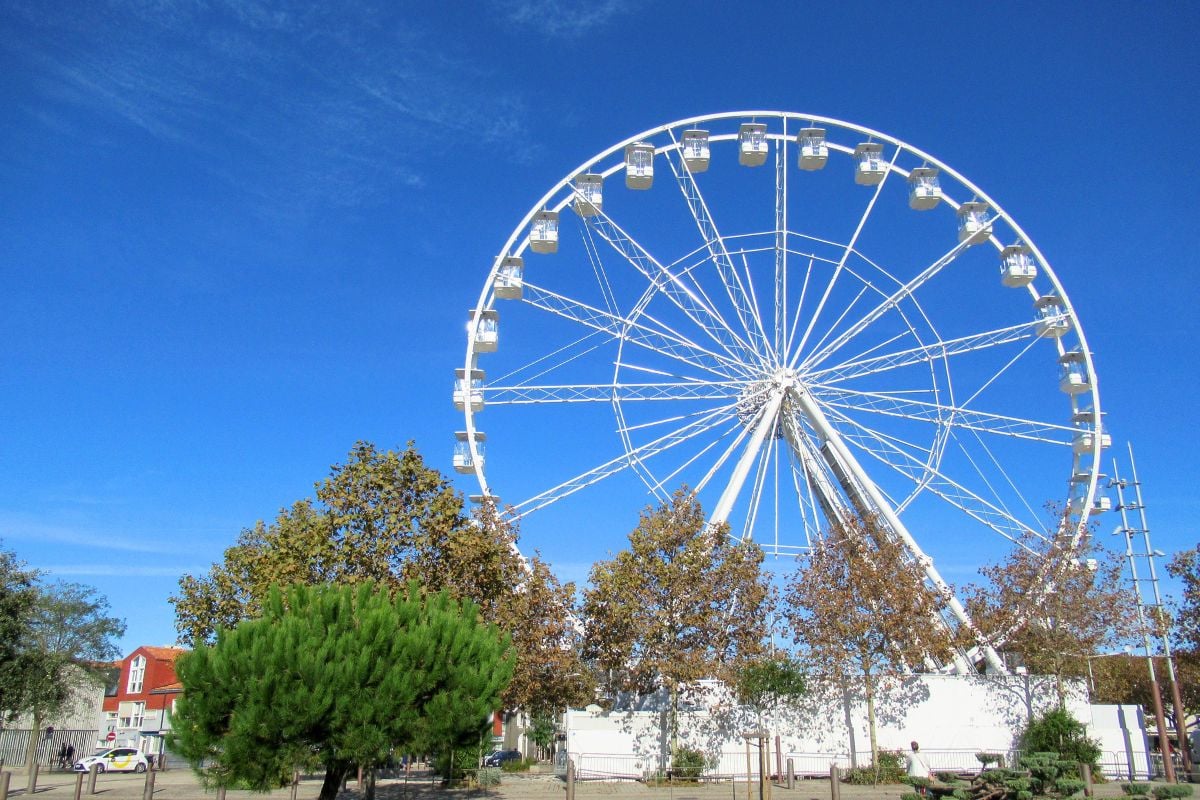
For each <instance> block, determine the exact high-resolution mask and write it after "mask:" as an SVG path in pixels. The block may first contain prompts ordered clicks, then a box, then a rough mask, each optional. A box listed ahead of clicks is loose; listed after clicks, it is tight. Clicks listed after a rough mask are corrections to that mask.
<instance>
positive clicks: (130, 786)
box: [9, 768, 1121, 800]
mask: <svg viewBox="0 0 1200 800" xmlns="http://www.w3.org/2000/svg"><path fill="white" fill-rule="evenodd" d="M154 777H155V782H154V800H215V797H216V794H215V792H205V791H204V788H203V787H202V786H201V785H200V783H199V781H197V780H196V777H195V776H194V775H193V774H192V772H191V771H190V770H187V769H172V770H168V771H167V772H158V773H155V776H154ZM86 782H87V778H86V776H85V778H84V789H85V791H86V788H87V787H86ZM25 785H26V780H25V773H24V771H23V770H21V769H19V768H18V769H17V770H16V771H14V773H13V776H12V779H11V783H10V785H9V797H10V798H14V800H15V799H16V798H26V796H27V795H26V792H25ZM145 785H146V776H144V775H135V774H132V773H128V774H117V773H108V774H105V775H100V776H97V781H96V794H95V795H93V796H92V798H90V800H141V798H142V792H143V790H144V788H145ZM754 788H755V791H754V792H753V794H752V795H751V796H748V795H747V792H746V784H745V783H716V784H701V785H697V786H658V787H656V786H647V785H645V784H642V783H635V782H625V783H599V782H595V783H593V782H581V783H578V784H576V789H575V796H576V798H577V799H578V800H592V798H606V797H620V798H630V799H631V800H632V799H633V798H637V799H638V800H758V797H757V791H756V789H757V787H754ZM908 790H909V787H908V786H901V785H893V786H850V785H848V784H842V785H841V798H842V800H899V798H900V795H901V794H902V793H904V792H906V791H908ZM320 791H321V779H320V778H319V777H313V778H309V779H306V780H303V781H301V783H300V786H299V788H298V791H297V800H316V798H317V796H318V795H319V794H320ZM74 794H75V775H74V773H66V772H52V773H48V774H46V773H43V774H42V775H41V776H40V777H39V779H38V788H37V792H36V793H35V794H34V797H36V798H37V800H73V797H74ZM360 797H361V795H360V793H359V792H358V791H356V789H355V785H354V782H353V781H351V782H350V785H349V788H348V789H347V790H346V791H344V792H342V794H341V795H340V797H339V800H360ZM376 797H377V800H475V799H476V798H479V799H480V800H564V798H565V797H566V789H565V786H564V784H563V782H562V781H561V780H559V779H558V778H556V777H554V776H553V775H538V774H520V773H505V774H504V776H503V780H502V783H501V785H500V786H497V787H493V788H490V789H470V790H468V789H445V788H443V787H441V786H440V785H438V784H437V783H435V782H433V781H431V780H430V779H429V778H428V777H424V778H416V777H414V778H412V779H410V780H409V781H407V782H405V781H404V780H391V779H387V780H381V781H379V783H378V785H377V788H376ZM1096 797H1097V798H1099V799H1100V800H1108V799H1110V798H1119V797H1121V788H1120V786H1119V785H1118V784H1116V783H1106V784H1098V785H1097V786H1096ZM289 798H290V792H289V790H287V789H280V790H277V791H275V792H270V793H267V794H256V793H252V792H246V791H229V792H228V793H227V800H264V799H265V800H289ZM83 800H89V798H88V796H87V795H86V794H85V795H84V796H83ZM772 800H830V794H829V781H828V779H806V780H798V781H797V782H796V788H795V789H791V790H789V789H787V788H785V787H781V786H776V787H774V788H773V789H772Z"/></svg>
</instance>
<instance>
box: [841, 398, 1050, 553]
mask: <svg viewBox="0 0 1200 800" xmlns="http://www.w3.org/2000/svg"><path fill="white" fill-rule="evenodd" d="M831 415H832V416H834V417H836V418H838V419H840V420H841V421H842V422H843V423H844V424H845V425H846V426H849V427H850V428H852V430H845V429H843V430H842V436H843V438H845V440H846V441H848V442H851V443H853V444H854V445H855V446H856V447H858V449H859V450H861V451H862V452H864V453H867V454H868V455H870V456H871V457H872V458H874V459H875V460H876V461H879V462H880V463H882V464H884V465H886V466H887V467H889V468H890V469H892V470H893V471H895V472H897V473H898V474H900V475H902V476H904V477H905V478H907V479H908V480H910V481H912V482H913V483H914V484H919V485H924V486H926V487H927V488H928V489H929V491H931V492H933V493H934V494H936V495H937V496H938V497H941V498H942V499H943V500H945V501H946V502H948V503H950V504H951V505H953V506H956V507H957V508H959V509H960V510H962V511H963V512H964V513H966V514H967V515H968V516H970V517H972V518H973V519H975V520H976V521H978V522H980V523H982V524H984V525H986V526H987V527H989V528H991V529H992V530H994V531H995V532H996V533H998V534H1000V535H1001V536H1003V537H1004V538H1005V539H1008V540H1009V541H1010V542H1012V543H1013V544H1016V545H1020V543H1021V538H1022V537H1023V536H1025V535H1033V536H1038V537H1043V536H1044V534H1042V533H1040V532H1038V531H1037V530H1036V529H1035V528H1033V527H1031V526H1029V525H1026V524H1024V523H1022V522H1021V521H1020V520H1017V519H1014V518H1013V517H1012V516H1011V515H1009V514H1008V513H1007V512H1005V511H1004V510H1003V509H1001V508H999V507H997V506H996V505H994V504H993V503H991V502H990V501H988V500H986V499H984V498H983V497H981V496H979V495H978V494H977V493H976V492H974V491H972V490H970V489H968V488H967V487H965V486H963V485H962V484H961V483H959V482H958V481H955V480H953V479H951V478H950V477H949V476H947V475H945V474H944V473H942V472H941V471H939V470H938V469H936V468H934V467H932V466H931V465H929V464H927V463H926V462H924V461H922V460H920V459H919V458H916V457H915V456H912V455H911V454H909V453H907V452H905V451H904V450H903V448H900V447H898V446H897V445H895V444H893V443H891V442H888V441H887V440H885V439H883V438H881V437H880V436H879V435H878V434H877V433H876V432H875V431H873V430H871V429H870V428H867V427H866V426H864V425H861V424H859V423H858V422H857V421H855V420H853V419H851V418H849V417H846V416H845V415H843V414H841V413H840V412H838V411H836V410H833V409H831Z"/></svg>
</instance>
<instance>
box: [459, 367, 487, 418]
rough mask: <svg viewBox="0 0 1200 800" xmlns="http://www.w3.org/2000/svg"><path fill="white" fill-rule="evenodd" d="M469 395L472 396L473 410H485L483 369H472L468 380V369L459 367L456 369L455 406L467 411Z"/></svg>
mask: <svg viewBox="0 0 1200 800" xmlns="http://www.w3.org/2000/svg"><path fill="white" fill-rule="evenodd" d="M468 397H470V398H471V410H472V411H483V370H481V369H473V370H471V377H470V380H468V379H467V371H466V370H465V369H463V368H462V367H459V368H458V369H456V370H454V407H455V408H456V409H457V410H459V411H465V410H466V408H467V398H468Z"/></svg>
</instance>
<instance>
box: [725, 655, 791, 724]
mask: <svg viewBox="0 0 1200 800" xmlns="http://www.w3.org/2000/svg"><path fill="white" fill-rule="evenodd" d="M807 691H808V686H807V683H806V676H805V672H804V667H803V666H802V665H801V664H800V662H799V661H797V660H796V659H794V658H791V657H790V656H786V655H777V656H773V657H771V658H767V659H764V660H762V661H753V662H750V663H749V664H746V665H745V666H744V667H743V668H742V670H741V671H740V672H739V673H738V677H737V692H738V699H739V700H741V701H742V702H743V703H745V704H746V705H749V706H751V707H753V708H754V709H755V710H756V711H758V712H759V713H760V714H761V713H762V711H763V710H764V709H765V708H766V707H767V705H768V704H769V703H770V704H774V703H778V702H780V701H783V702H785V703H787V702H793V701H795V700H797V699H799V698H801V697H803V696H804V694H805V693H806V692H807Z"/></svg>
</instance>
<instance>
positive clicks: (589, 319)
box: [522, 283, 744, 378]
mask: <svg viewBox="0 0 1200 800" xmlns="http://www.w3.org/2000/svg"><path fill="white" fill-rule="evenodd" d="M522 300H523V301H524V302H525V303H528V304H529V305H532V306H534V307H535V308H540V309H542V310H543V311H548V312H549V313H551V314H555V315H556V316H559V317H563V318H565V319H568V320H571V321H572V322H575V323H578V324H579V325H582V326H584V327H586V328H591V329H592V330H595V331H599V332H601V333H605V334H607V335H608V336H609V337H611V339H613V340H622V341H627V342H630V343H631V344H635V345H637V346H639V347H642V348H645V349H647V350H651V351H654V352H657V353H662V354H664V355H667V356H670V357H671V358H673V359H675V360H677V361H680V362H682V363H684V364H690V365H691V366H693V367H696V368H697V369H700V370H703V371H705V372H709V373H712V374H715V375H719V376H721V377H722V378H729V377H731V376H732V375H734V374H739V373H743V372H744V367H743V366H742V365H741V364H739V363H737V362H733V361H730V360H729V359H728V358H726V357H725V356H722V355H720V354H718V353H714V352H712V351H711V350H706V349H704V348H702V347H700V346H699V345H697V344H695V343H694V342H692V341H689V340H688V339H686V338H684V337H682V336H680V335H678V334H675V333H674V332H673V331H669V330H659V329H654V328H650V327H648V326H646V325H643V324H642V323H641V322H640V321H637V320H634V319H630V318H627V317H620V316H616V315H614V314H611V313H609V312H607V311H604V310H601V309H599V308H596V307H595V306H590V305H587V304H585V303H581V302H579V301H577V300H573V299H571V298H569V297H566V296H564V295H561V294H558V293H556V292H551V291H550V290H548V289H543V288H541V287H538V286H536V285H534V284H531V283H526V284H525V286H524V295H523V297H522ZM643 318H645V317H644V316H643Z"/></svg>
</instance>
